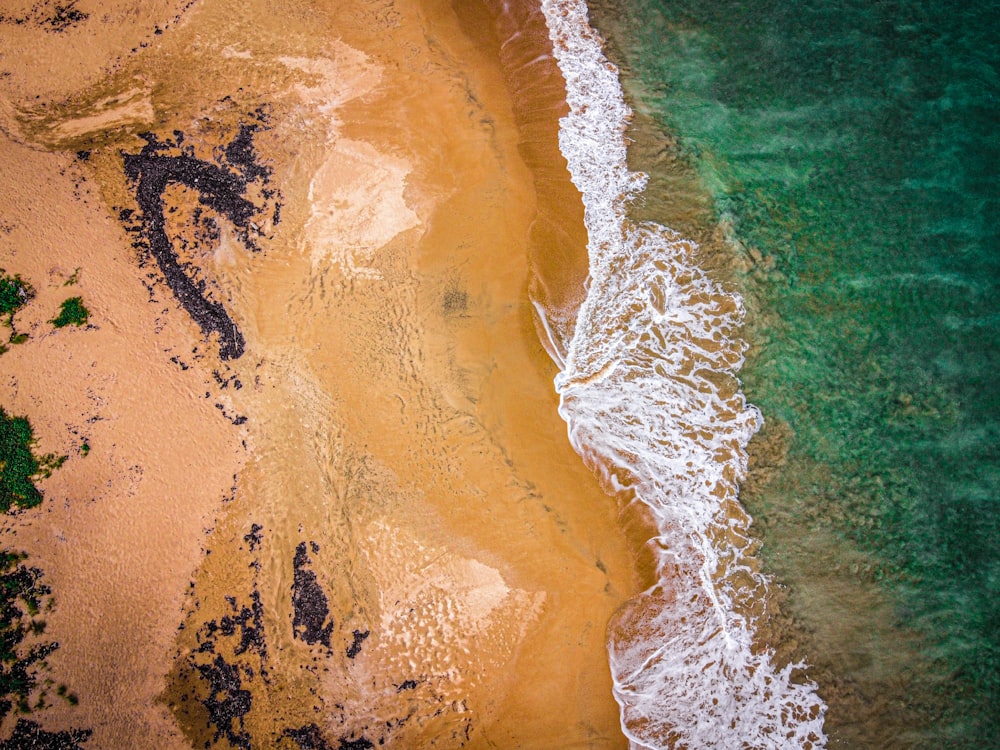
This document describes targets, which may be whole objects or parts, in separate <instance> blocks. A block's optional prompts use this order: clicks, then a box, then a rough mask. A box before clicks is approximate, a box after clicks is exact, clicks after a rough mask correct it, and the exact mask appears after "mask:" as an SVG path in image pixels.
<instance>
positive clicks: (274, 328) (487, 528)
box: [0, 0, 642, 750]
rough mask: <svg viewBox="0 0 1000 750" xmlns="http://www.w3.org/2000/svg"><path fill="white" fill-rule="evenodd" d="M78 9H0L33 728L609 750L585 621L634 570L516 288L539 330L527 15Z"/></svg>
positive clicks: (556, 264) (219, 739) (554, 280)
mask: <svg viewBox="0 0 1000 750" xmlns="http://www.w3.org/2000/svg"><path fill="white" fill-rule="evenodd" d="M47 7H48V6H46V5H45V4H43V6H42V11H44V10H45V8H47ZM74 7H75V8H76V9H78V10H79V11H80V13H81V14H82V15H83V16H85V17H83V18H77V17H76V16H74V17H73V18H76V20H75V21H73V20H72V19H70V21H71V22H70V23H69V24H68V25H67V26H66V27H65V28H63V29H60V30H53V24H52V23H51V22H50V21H51V19H48V17H46V16H45V14H44V13H43V12H42V11H39V10H33V9H32V8H30V7H28V6H26V8H25V9H24V10H23V14H22V15H24V17H25V18H28V20H27V21H25V22H22V23H13V22H8V20H7V19H8V17H9V18H13V17H14V15H15V14H13V13H8V14H6V15H5V16H4V17H3V18H4V20H0V49H2V50H3V55H2V57H0V130H2V133H0V164H2V165H3V170H2V174H0V267H2V268H4V269H5V270H6V272H7V273H9V274H14V273H17V274H20V275H21V276H22V277H23V278H24V279H26V280H28V281H29V282H30V283H31V284H32V285H33V287H34V288H35V290H36V292H37V294H36V297H35V299H34V300H32V301H31V302H30V303H29V304H28V305H27V306H26V307H25V308H23V309H22V310H20V311H18V312H17V313H16V315H15V318H14V320H15V327H16V330H17V331H18V332H26V333H28V335H29V338H28V340H27V341H26V342H24V343H23V344H18V345H13V346H11V347H10V350H9V351H8V352H7V353H5V354H3V355H0V374H2V377H0V405H2V406H3V407H4V408H5V409H6V410H7V411H8V412H10V413H13V414H17V415H23V416H27V417H28V418H29V420H30V421H31V424H32V426H33V427H34V429H35V434H36V437H37V449H38V451H39V452H41V453H45V452H54V453H58V454H61V455H67V456H68V458H67V460H66V462H65V463H64V464H63V465H62V466H61V467H60V468H59V469H57V470H56V471H55V472H53V474H52V476H51V477H50V478H48V479H44V480H41V481H40V482H39V487H40V488H41V489H42V490H43V491H44V494H45V499H44V501H43V503H42V505H40V506H39V507H37V508H34V509H29V510H25V511H22V512H18V513H15V514H11V515H8V516H7V517H6V518H5V519H4V526H3V531H4V539H5V545H6V547H7V548H10V549H17V550H23V551H25V552H26V553H27V554H28V556H29V557H28V559H29V560H30V562H31V564H32V565H35V566H37V567H38V568H39V569H41V570H42V571H43V572H44V576H45V582H46V583H47V584H48V585H49V586H50V587H51V589H52V592H53V597H54V599H55V608H54V609H53V610H52V611H51V612H50V613H47V615H46V622H47V627H46V630H45V633H44V634H43V635H42V636H39V638H40V639H41V640H43V641H55V642H58V644H59V647H58V649H57V650H56V651H54V652H53V654H52V655H51V656H50V657H48V660H47V661H48V668H47V670H46V671H45V672H44V674H42V675H41V677H42V679H51V680H53V681H54V683H64V684H66V685H68V686H69V688H70V690H71V691H72V692H73V693H74V694H75V695H76V696H77V697H78V703H76V704H75V705H74V704H73V703H71V702H69V701H64V700H59V699H57V698H56V697H55V696H52V697H51V698H50V699H49V700H48V702H49V703H50V704H51V705H50V706H48V707H47V708H42V709H39V710H37V711H33V712H32V713H31V715H30V716H29V717H27V718H30V719H31V720H33V721H37V722H39V723H40V724H41V725H42V726H43V727H45V728H46V729H47V730H49V731H61V730H67V729H70V728H86V729H91V730H93V736H92V737H91V739H90V741H89V743H88V744H87V745H86V746H87V747H88V748H116V747H129V746H131V747H150V748H152V747H155V748H190V747H220V748H225V747H261V748H264V747H277V748H289V749H290V750H295V748H328V747H329V748H333V747H359V748H363V747H371V746H386V747H397V748H412V747H429V746H434V747H445V748H447V747H470V748H481V747H482V748H485V747H503V748H514V747H520V748H552V747H581V748H582V747H589V748H616V747H624V746H626V744H627V743H626V742H625V740H624V738H623V737H622V735H621V732H620V728H619V718H618V706H617V704H616V703H615V701H614V700H613V698H612V694H611V679H610V674H609V668H608V663H607V653H606V646H605V640H606V632H605V629H606V624H607V622H608V620H609V619H610V617H611V616H612V614H613V613H614V611H615V610H616V609H617V608H618V607H619V606H620V605H621V604H622V603H623V602H624V601H625V600H626V599H627V598H628V597H629V596H630V595H631V594H632V593H634V592H635V591H636V590H637V589H638V587H639V586H640V577H641V576H640V575H639V573H638V572H637V570H636V568H637V565H636V563H635V561H634V558H633V553H632V552H631V551H630V549H629V544H628V543H627V540H626V538H625V533H624V532H623V531H622V530H621V527H620V526H619V523H618V517H617V506H616V501H615V500H614V498H611V497H609V496H607V495H606V494H604V493H603V492H602V490H601V489H600V487H599V486H598V484H597V481H596V480H595V478H594V477H593V476H592V475H591V473H590V472H589V471H588V470H587V469H586V468H585V467H584V466H583V463H582V461H581V460H580V458H579V457H578V456H577V455H576V454H575V453H574V452H573V450H572V448H571V447H570V445H569V443H568V441H567V439H566V427H565V424H564V423H563V422H562V421H561V419H560V418H559V416H558V413H557V411H556V408H557V403H558V402H557V397H556V394H555V393H554V390H553V387H552V378H553V377H554V375H555V373H556V366H555V365H554V364H553V361H552V359H551V358H550V356H549V355H548V354H547V353H546V350H545V347H544V346H543V344H542V342H541V340H540V338H539V330H540V327H539V321H538V319H537V318H536V317H535V314H534V312H533V306H532V303H531V299H530V297H529V291H530V292H531V294H532V295H533V296H534V297H535V299H537V300H539V301H540V302H541V303H543V304H545V305H549V306H550V308H549V309H550V310H553V311H556V312H555V314H553V315H552V317H551V320H549V323H550V325H551V327H552V331H553V339H552V341H553V342H554V343H552V344H550V347H551V348H552V349H553V351H555V352H556V353H558V349H559V347H560V346H561V345H562V344H561V342H562V338H563V337H564V335H565V332H566V330H567V326H568V325H569V324H570V322H571V320H572V312H573V310H574V306H575V305H576V304H578V303H579V300H580V298H581V297H582V291H583V287H582V283H583V279H584V277H585V275H586V262H585V261H586V254H585V248H584V244H585V241H586V237H585V232H584V228H583V223H582V205H581V203H580V199H579V195H578V194H577V193H576V192H575V188H574V187H573V186H572V184H571V183H570V181H569V178H568V174H567V173H566V170H565V161H564V160H562V157H561V155H560V154H559V150H558V144H557V142H556V133H557V127H558V122H557V118H558V116H559V115H560V114H561V113H562V106H563V105H562V103H561V102H562V98H561V97H562V92H561V91H560V89H559V85H558V84H559V79H558V72H557V70H556V68H555V66H554V63H552V61H551V58H547V57H546V56H545V37H544V34H543V33H542V30H543V28H544V24H543V21H542V19H541V18H540V17H539V16H538V15H537V14H534V15H533V14H532V11H531V6H530V4H529V3H524V4H523V7H519V6H516V5H515V7H513V8H508V9H507V11H506V12H505V13H504V14H501V13H500V10H499V8H492V7H490V5H489V4H488V3H486V4H483V5H480V4H479V3H464V2H463V3H454V4H452V3H449V2H445V1H444V0H352V1H351V2H344V3H323V2H304V3H297V4H294V5H287V4H283V3H276V2H264V1H263V0H260V1H257V2H244V3H238V2H235V0H200V1H196V2H183V3H182V2H173V3H171V2H160V3H144V4H142V8H141V10H139V9H138V8H137V7H135V6H134V4H130V3H126V2H124V1H123V0H92V1H90V2H87V1H86V0H81V1H80V2H79V3H77V4H76V5H75V6H74ZM31 14H34V15H31ZM47 19H48V20H47ZM141 134H152V135H147V136H145V138H143V137H141ZM129 165H132V166H131V167H130V166H129ZM130 170H131V171H130ZM143 196H147V197H146V198H144V197H143ZM159 237H166V238H167V240H168V244H167V245H165V246H163V247H160V248H159V250H158V249H157V248H158V245H157V242H158V241H159V240H157V238H159ZM164 248H166V249H164ZM172 276H173V281H171V277H172ZM67 282H71V283H70V285H69V286H67V285H66V284H67ZM75 295H78V296H80V297H81V298H82V299H83V301H84V303H85V304H86V305H87V307H88V309H89V310H90V318H89V321H88V324H87V325H85V326H82V327H79V328H76V327H67V328H61V329H58V330H56V329H54V328H53V327H52V325H51V323H49V321H50V320H51V318H52V317H54V315H55V314H56V313H57V312H58V309H59V305H60V303H61V302H62V301H63V300H64V299H65V298H67V297H69V296H75ZM560 310H561V311H562V312H561V313H559V312H558V311H560ZM237 342H239V346H236V343H237ZM84 443H86V445H87V446H88V449H87V450H82V449H81V446H82V445H83V444H84ZM635 536H636V538H637V539H638V538H641V537H642V533H641V532H637V533H636V534H635ZM15 719H16V717H15V716H13V715H12V716H8V717H7V718H6V719H5V720H4V722H3V724H2V725H0V735H2V736H3V737H7V736H9V734H10V732H11V728H12V727H13V724H14V721H15ZM365 742H367V743H371V744H364V743H365ZM345 743H354V744H345Z"/></svg>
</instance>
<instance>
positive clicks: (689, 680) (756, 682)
mask: <svg viewBox="0 0 1000 750" xmlns="http://www.w3.org/2000/svg"><path fill="white" fill-rule="evenodd" d="M542 10H543V12H544V14H545V18H546V21H547V24H548V28H549V35H550V38H551V40H552V43H553V47H554V53H555V57H556V60H557V62H558V64H559V68H560V70H561V71H562V73H563V76H564V77H565V79H566V89H567V98H568V103H569V107H570V113H569V115H568V116H566V117H564V118H563V119H562V120H561V121H560V141H559V142H560V148H561V150H562V152H563V154H564V155H565V157H566V159H567V161H568V163H569V169H570V173H571V175H572V179H573V182H574V183H575V184H576V186H577V187H578V188H579V190H580V192H581V193H582V196H583V202H584V206H585V221H586V225H587V230H588V235H589V244H588V252H589V258H590V260H589V263H590V278H589V287H588V291H587V296H586V299H585V300H584V302H583V304H582V306H581V308H580V310H579V314H578V317H577V321H576V327H575V331H574V333H573V336H572V339H571V340H570V341H569V343H568V346H567V347H566V352H565V358H564V361H563V362H561V363H560V365H561V368H562V371H561V372H560V374H559V375H558V376H557V377H556V388H557V390H558V392H559V395H560V413H561V415H562V417H563V419H565V421H566V423H567V425H568V428H569V436H570V440H571V442H572V444H573V446H574V448H575V449H576V450H577V452H579V453H580V455H581V456H582V457H583V459H584V460H585V461H586V462H587V464H588V465H589V466H590V467H591V468H592V469H593V470H594V471H595V472H597V474H598V475H599V476H600V477H601V479H602V481H603V482H604V484H605V486H606V487H607V488H608V489H610V490H612V491H614V492H616V493H619V494H620V496H622V497H624V498H625V502H626V503H627V506H626V508H625V511H626V512H630V513H636V514H639V515H641V516H643V517H644V518H646V519H648V521H649V522H650V523H651V524H652V526H653V527H655V536H654V538H653V539H651V540H650V542H649V545H650V549H651V551H652V553H653V555H654V558H655V560H656V573H657V582H656V583H655V585H653V586H652V587H651V588H649V589H648V590H647V591H645V592H643V593H642V594H640V595H638V596H637V597H635V598H633V599H632V600H630V601H629V602H628V603H626V605H625V606H624V607H623V608H622V609H621V610H620V611H619V613H618V614H617V615H616V617H615V618H614V620H613V621H612V622H611V623H610V626H609V631H608V633H609V636H608V638H609V640H608V650H609V656H610V662H611V671H612V677H613V680H614V693H615V698H616V699H617V701H618V702H619V704H620V705H621V717H622V728H623V730H624V732H625V734H626V735H627V736H628V738H629V740H630V743H631V746H632V747H633V748H666V747H696V748H705V747H716V748H791V747H794V748H819V747H824V746H825V744H826V737H825V735H824V732H823V717H824V712H825V709H826V707H825V705H824V704H823V702H822V700H821V699H820V698H819V696H818V695H817V694H816V689H815V685H813V684H800V683H798V682H795V681H793V679H792V674H793V672H794V671H795V670H797V669H799V668H801V667H802V665H800V664H790V665H786V666H784V667H783V668H780V669H779V668H777V667H776V666H775V664H774V662H773V658H772V656H773V654H772V652H771V651H770V650H769V649H767V648H761V647H760V646H759V644H755V643H754V631H755V627H756V626H755V623H756V622H757V621H758V619H759V618H760V617H761V616H762V614H763V611H764V606H765V602H766V589H767V581H766V579H765V577H764V575H763V574H762V573H761V572H760V571H759V568H758V566H757V563H756V561H755V559H754V557H753V555H752V552H753V549H754V541H753V539H752V538H751V537H750V535H749V533H748V531H747V529H748V526H749V522H750V519H749V517H748V516H747V514H746V513H745V511H744V510H743V509H742V506H740V504H739V502H738V499H737V493H738V484H739V482H740V481H741V480H742V479H743V477H744V476H745V473H746V468H747V454H746V445H747V442H748V441H749V440H750V438H751V436H752V435H753V434H754V433H755V432H756V430H757V429H758V427H759V425H760V422H761V417H760V414H759V412H758V411H757V409H756V408H754V407H753V406H750V405H748V404H747V403H746V401H745V399H744V397H743V394H742V392H741V391H740V388H739V383H738V381H737V380H736V378H735V373H736V372H737V371H738V370H739V368H740V366H741V365H742V363H743V353H744V348H745V345H744V343H743V342H742V341H741V340H740V339H739V331H738V328H739V325H740V323H741V320H742V317H743V307H742V302H741V300H740V298H739V297H738V296H736V295H734V294H732V293H729V292H727V291H726V290H724V289H723V288H722V287H721V286H720V285H719V284H717V283H715V282H714V281H712V280H711V279H709V278H708V277H707V276H706V275H705V273H704V272H703V271H701V270H700V269H699V268H698V267H697V266H696V265H695V264H694V261H693V251H694V249H695V246H694V244H693V243H691V242H690V241H688V240H686V239H684V238H682V237H681V236H679V235H678V234H677V233H675V232H673V231H672V230H670V229H668V228H666V227H663V226H659V225H656V224H651V223H644V224H636V223H634V222H632V221H631V220H629V219H628V217H627V215H626V207H627V205H628V202H629V201H630V200H631V199H633V198H634V197H636V196H638V195H639V194H640V193H641V192H642V190H643V189H644V187H645V177H644V176H643V175H641V174H637V173H633V172H630V171H629V169H628V166H627V164H626V144H625V136H624V133H625V128H626V125H627V123H628V120H629V117H630V115H631V112H630V110H629V108H628V107H627V105H626V104H625V102H624V98H623V94H622V89H621V86H620V83H619V80H618V71H617V69H616V68H615V66H614V65H613V64H612V63H610V62H609V61H608V60H607V59H606V58H605V57H604V54H603V51H602V42H601V39H600V37H599V36H598V35H597V33H596V32H595V31H594V30H593V29H592V28H591V27H590V25H589V21H588V14H587V6H586V3H585V2H583V0H544V2H543V3H542ZM543 318H544V315H543Z"/></svg>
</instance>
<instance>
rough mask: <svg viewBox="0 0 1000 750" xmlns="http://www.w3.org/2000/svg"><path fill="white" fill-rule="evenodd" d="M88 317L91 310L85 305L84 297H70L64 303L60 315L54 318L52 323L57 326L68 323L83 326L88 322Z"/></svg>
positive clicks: (60, 326)
mask: <svg viewBox="0 0 1000 750" xmlns="http://www.w3.org/2000/svg"><path fill="white" fill-rule="evenodd" d="M88 317H90V311H89V310H87V308H86V307H84V306H83V299H82V298H81V297H70V298H69V299H68V300H66V301H65V302H63V303H62V308H61V309H60V310H59V315H57V316H56V317H55V318H53V320H52V325H54V326H55V327H56V328H62V327H63V326H68V325H74V326H82V325H84V324H85V323H86V322H87V318H88Z"/></svg>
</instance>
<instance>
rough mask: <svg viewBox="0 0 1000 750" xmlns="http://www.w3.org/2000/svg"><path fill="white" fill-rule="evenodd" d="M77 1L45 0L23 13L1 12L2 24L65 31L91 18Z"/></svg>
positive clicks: (0, 19)
mask: <svg viewBox="0 0 1000 750" xmlns="http://www.w3.org/2000/svg"><path fill="white" fill-rule="evenodd" d="M76 3H77V0H69V2H62V3H60V2H52V0H43V2H40V3H35V5H33V6H32V7H31V8H30V9H29V10H28V11H27V12H26V13H23V14H21V15H6V14H4V13H0V24H9V25H11V26H24V25H32V26H35V27H37V28H40V29H44V30H45V31H49V32H53V33H59V32H63V31H66V30H68V29H71V28H73V27H74V26H78V25H79V24H81V23H83V22H84V21H86V20H87V19H88V18H90V14H89V13H84V12H83V11H82V10H80V9H78V8H77V7H76Z"/></svg>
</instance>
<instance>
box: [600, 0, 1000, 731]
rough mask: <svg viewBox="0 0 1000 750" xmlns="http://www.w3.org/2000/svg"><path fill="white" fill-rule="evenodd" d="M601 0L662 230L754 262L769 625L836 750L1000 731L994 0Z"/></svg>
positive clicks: (739, 283)
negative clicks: (809, 690) (811, 683)
mask: <svg viewBox="0 0 1000 750" xmlns="http://www.w3.org/2000/svg"><path fill="white" fill-rule="evenodd" d="M591 8H592V13H593V21H594V23H595V25H596V26H597V27H598V28H599V29H600V30H601V32H602V33H603V34H604V35H605V36H606V37H608V39H609V49H608V53H609V55H610V56H611V57H612V58H613V59H615V60H616V62H618V63H619V64H620V66H621V68H622V74H623V83H624V86H625V88H626V92H627V93H628V95H629V96H630V97H631V99H632V100H633V103H634V105H635V107H636V109H637V110H640V111H641V112H642V113H643V114H644V117H643V118H642V119H644V120H646V121H647V125H646V126H645V127H646V130H647V133H646V135H643V133H640V132H636V133H635V134H634V137H635V138H636V139H637V141H642V140H643V139H644V138H645V139H646V141H649V142H648V143H646V144H645V150H644V149H643V148H641V146H642V145H643V144H642V143H637V149H636V151H637V153H639V154H640V156H639V157H637V158H638V159H639V163H638V164H637V165H636V166H638V167H640V168H645V169H650V170H656V169H660V170H663V169H676V170H679V171H680V172H685V171H687V172H688V173H689V178H686V179H681V178H679V177H677V176H669V175H659V176H658V175H656V174H654V175H653V180H652V183H651V184H652V189H653V190H656V189H659V190H660V191H661V192H662V193H664V194H663V195H661V196H659V198H658V200H659V202H660V203H661V204H662V206H663V208H662V213H663V214H664V216H663V217H662V220H663V221H664V222H665V223H670V221H671V218H672V216H671V213H672V212H673V213H674V214H676V218H677V219H678V221H680V223H682V224H683V222H684V221H685V220H687V219H686V218H685V217H688V218H689V217H690V216H691V215H693V214H692V212H691V210H690V207H691V206H697V205H700V203H699V202H701V203H702V204H705V205H707V206H708V210H707V211H705V212H703V214H704V215H700V219H699V220H700V221H702V222H703V223H706V224H707V223H711V222H714V223H715V224H717V225H719V226H723V227H725V228H726V231H727V232H729V236H730V239H731V240H732V244H733V249H732V252H733V254H734V257H735V256H739V255H741V254H742V255H743V256H744V257H745V258H749V261H748V262H746V263H744V266H743V268H742V270H741V271H740V272H738V273H734V274H732V275H731V278H730V280H729V283H731V284H733V285H734V286H735V288H737V289H739V290H740V291H741V293H742V294H743V295H744V297H745V300H746V303H747V308H748V324H747V331H746V335H747V337H748V339H749V340H750V341H751V343H752V347H753V348H752V350H751V352H750V355H749V359H748V362H747V365H746V367H745V368H744V370H743V372H742V378H743V381H744V390H745V392H746V393H747V396H748V397H749V399H750V400H751V401H752V402H753V403H755V404H757V405H758V406H759V407H760V408H761V410H762V412H763V414H764V418H765V420H766V427H765V429H764V430H763V431H762V432H761V434H760V435H759V437H758V438H757V439H756V440H755V443H754V445H753V453H754V460H753V464H752V468H751V477H750V479H749V481H748V482H747V485H746V487H745V488H744V493H743V500H744V503H745V504H746V505H747V506H748V508H749V509H750V511H751V512H752V513H753V514H754V516H755V517H756V519H757V526H756V529H757V532H758V533H759V534H760V536H761V537H762V539H763V541H764V547H763V551H762V558H763V561H764V564H765V566H766V567H767V569H768V570H769V571H770V572H771V573H772V574H773V575H774V577H775V578H776V580H777V581H779V582H780V583H781V584H783V589H782V595H781V596H780V597H779V598H780V599H781V600H782V601H781V602H780V605H781V606H780V608H781V614H780V616H779V615H776V616H775V617H774V618H773V620H772V622H770V623H768V625H767V627H766V628H765V630H764V632H765V633H766V637H767V638H768V639H769V642H770V643H771V645H772V646H774V647H776V648H777V650H778V655H779V657H781V658H789V657H793V656H794V657H796V658H802V659H805V660H806V661H807V662H808V663H809V664H810V665H812V667H811V668H810V670H809V672H808V675H809V677H810V678H811V679H814V680H816V681H817V683H818V684H819V690H820V694H821V695H822V696H823V698H824V700H826V701H827V703H828V704H829V712H828V715H827V728H828V733H829V736H830V746H831V747H872V748H876V747H877V748H882V747H901V748H902V747H906V748H910V747H912V748H918V747H919V748H939V747H948V748H984V747H1000V377H998V374H1000V289H998V286H1000V237H998V233H1000V218H998V217H1000V174H998V173H1000V71H998V68H1000V3H996V2H984V3H968V2H964V3H959V2H944V1H943V0H914V1H913V2H900V1H896V2H892V1H885V2H875V1H873V0H868V1H865V2H862V1H860V0H822V1H820V0H805V1H804V2H799V3H787V2H782V3H776V2H772V1H771V0H761V1H760V2H756V3H742V2H735V1H734V0H595V1H594V2H592V3H591ZM649 123H651V125H650V124H649ZM650 129H652V130H660V131H662V133H665V134H667V136H668V137H667V138H662V139H660V140H656V139H655V138H654V139H652V141H650V137H649V131H650ZM652 142H655V143H656V144H658V145H657V146H656V147H655V148H654V147H652V146H650V143H652ZM664 152H669V153H666V154H665V153H664ZM643 155H645V158H646V162H647V163H645V164H644V163H642V159H643V158H644V157H643ZM684 191H687V194H682V193H684ZM694 214H697V212H694ZM678 228H682V227H678ZM709 233H710V227H707V226H706V227H704V228H703V234H704V235H705V236H708V235H709Z"/></svg>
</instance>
